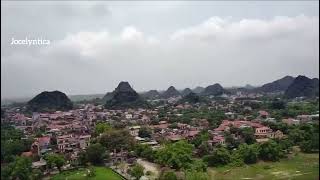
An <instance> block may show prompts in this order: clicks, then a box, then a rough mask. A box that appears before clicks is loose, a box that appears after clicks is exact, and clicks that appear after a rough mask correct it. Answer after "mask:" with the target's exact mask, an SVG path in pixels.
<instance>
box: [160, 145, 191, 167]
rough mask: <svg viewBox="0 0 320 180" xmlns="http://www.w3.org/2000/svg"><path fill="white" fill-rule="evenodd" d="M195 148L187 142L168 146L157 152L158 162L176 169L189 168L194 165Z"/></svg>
mask: <svg viewBox="0 0 320 180" xmlns="http://www.w3.org/2000/svg"><path fill="white" fill-rule="evenodd" d="M192 150H193V146H192V145H191V144H188V143H187V142H185V141H179V142H176V143H173V144H167V145H166V146H165V147H164V148H162V149H159V150H158V151H157V154H156V157H157V162H158V163H160V164H161V165H166V166H170V167H172V168H175V169H180V168H184V167H187V166H188V165H189V163H192Z"/></svg>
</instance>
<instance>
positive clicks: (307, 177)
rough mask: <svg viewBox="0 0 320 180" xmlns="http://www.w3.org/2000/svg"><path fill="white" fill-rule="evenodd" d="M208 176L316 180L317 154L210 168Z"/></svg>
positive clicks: (213, 177) (317, 170)
mask: <svg viewBox="0 0 320 180" xmlns="http://www.w3.org/2000/svg"><path fill="white" fill-rule="evenodd" d="M209 175H210V177H211V179H212V180H222V179H225V180H229V179H230V180H231V179H232V180H234V179H253V180H257V179H259V180H269V179H286V180H287V179H288V180H289V179H290V180H318V179H319V154H302V153H301V154H298V155H296V156H293V157H291V158H288V159H283V160H281V161H279V162H259V163H257V164H254V165H250V166H243V167H236V168H230V167H221V168H210V169H209Z"/></svg>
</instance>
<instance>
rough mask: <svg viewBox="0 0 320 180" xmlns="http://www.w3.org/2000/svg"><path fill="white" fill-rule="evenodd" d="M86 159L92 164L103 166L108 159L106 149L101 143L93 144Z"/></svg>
mask: <svg viewBox="0 0 320 180" xmlns="http://www.w3.org/2000/svg"><path fill="white" fill-rule="evenodd" d="M86 157H87V160H88V161H89V162H91V163H92V164H101V163H102V162H103V159H104V158H105V157H106V149H105V148H104V147H103V146H102V145H101V144H99V143H96V144H91V145H90V146H88V147H87V149H86Z"/></svg>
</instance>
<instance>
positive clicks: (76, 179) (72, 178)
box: [51, 167, 122, 180]
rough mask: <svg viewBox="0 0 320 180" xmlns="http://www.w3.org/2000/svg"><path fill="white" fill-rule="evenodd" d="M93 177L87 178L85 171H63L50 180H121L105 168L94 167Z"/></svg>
mask: <svg viewBox="0 0 320 180" xmlns="http://www.w3.org/2000/svg"><path fill="white" fill-rule="evenodd" d="M94 169H95V176H94V177H89V178H87V177H86V176H85V175H86V172H87V169H85V168H84V169H81V170H80V169H79V170H74V171H65V172H63V173H61V174H57V175H55V176H53V177H52V178H51V179H52V180H122V178H121V177H120V176H119V175H118V174H116V173H114V172H113V171H112V170H111V169H109V168H106V167H94Z"/></svg>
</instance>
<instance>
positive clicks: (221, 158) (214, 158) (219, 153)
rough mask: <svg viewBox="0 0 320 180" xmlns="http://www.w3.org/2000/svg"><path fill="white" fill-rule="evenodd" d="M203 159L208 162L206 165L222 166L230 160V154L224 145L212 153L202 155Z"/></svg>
mask: <svg viewBox="0 0 320 180" xmlns="http://www.w3.org/2000/svg"><path fill="white" fill-rule="evenodd" d="M203 161H204V162H207V163H208V166H215V167H217V166H223V165H226V164H228V163H230V162H231V155H230V153H229V151H228V150H227V149H226V148H224V147H219V148H217V149H216V150H214V151H213V153H212V154H210V155H207V156H204V157H203Z"/></svg>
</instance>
